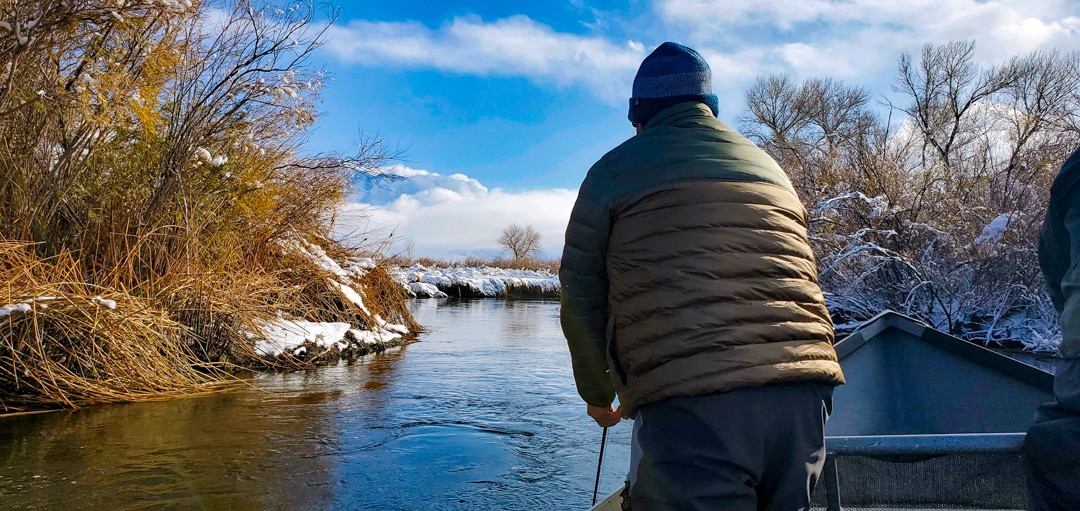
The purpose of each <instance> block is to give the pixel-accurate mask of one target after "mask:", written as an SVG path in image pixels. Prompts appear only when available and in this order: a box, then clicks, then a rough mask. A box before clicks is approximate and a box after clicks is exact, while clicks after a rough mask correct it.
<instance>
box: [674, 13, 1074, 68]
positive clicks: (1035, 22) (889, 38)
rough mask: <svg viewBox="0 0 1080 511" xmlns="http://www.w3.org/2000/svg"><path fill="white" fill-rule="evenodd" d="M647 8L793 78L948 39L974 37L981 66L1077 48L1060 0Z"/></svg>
mask: <svg viewBox="0 0 1080 511" xmlns="http://www.w3.org/2000/svg"><path fill="white" fill-rule="evenodd" d="M657 10H658V12H659V13H660V16H661V18H662V19H663V20H664V22H665V23H667V24H668V25H670V28H671V29H674V30H681V31H683V32H684V33H686V34H688V35H689V38H690V39H692V42H693V43H695V44H698V45H699V46H701V47H703V48H723V49H725V50H724V51H726V52H729V53H731V52H735V51H738V48H740V47H747V46H749V47H755V48H757V49H759V50H761V51H763V53H765V54H766V55H771V57H772V58H775V59H777V60H779V61H780V62H782V63H783V64H782V65H783V66H784V67H787V68H788V69H790V70H792V71H794V72H796V73H797V74H799V75H801V76H802V77H806V76H808V75H807V74H803V73H813V74H815V75H819V76H820V75H829V76H838V77H856V76H858V75H860V74H863V75H865V74H867V73H873V72H875V71H881V70H883V69H889V68H892V67H895V65H896V60H897V57H899V55H900V53H901V52H905V51H906V52H918V51H919V49H920V48H921V47H922V45H924V44H927V43H932V44H943V43H946V42H949V41H954V40H967V39H974V40H975V41H976V59H977V60H979V61H980V62H981V63H983V64H998V63H1001V62H1002V61H1004V60H1005V59H1007V58H1008V57H1011V56H1013V55H1017V54H1025V53H1029V52H1031V51H1035V50H1040V49H1051V48H1061V49H1065V50H1070V49H1075V48H1077V47H1080V12H1078V9H1077V7H1076V5H1075V2H1072V1H1069V0H1050V1H1040V2H1031V1H1030V0H988V1H977V0H909V1H904V2H899V1H895V0H837V1H833V0H803V1H800V2H790V1H787V0H759V1H755V2H711V1H708V0H662V1H661V2H659V3H658V5H657ZM717 27H728V28H727V29H725V30H718V29H717ZM761 34H769V35H766V36H764V37H762V35H761ZM747 41H753V42H756V43H752V42H747ZM763 41H764V42H763ZM763 60H768V58H766V59H763Z"/></svg>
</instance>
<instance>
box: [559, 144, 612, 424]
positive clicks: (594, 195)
mask: <svg viewBox="0 0 1080 511" xmlns="http://www.w3.org/2000/svg"><path fill="white" fill-rule="evenodd" d="M610 189H611V185H610V179H609V177H608V175H607V173H606V171H605V170H604V169H603V167H602V166H601V164H600V163H597V164H596V165H594V166H593V168H592V169H590V170H589V173H588V174H587V175H586V176H585V181H584V182H583V183H582V184H581V189H580V190H579V191H578V198H577V201H576V202H575V203H574V209H573V211H572V212H571V213H570V223H569V225H567V227H566V244H565V245H564V246H563V255H562V263H561V265H560V269H559V282H560V285H561V286H562V310H561V313H560V322H561V323H562V329H563V335H564V336H566V342H567V344H568V345H569V347H570V358H571V360H572V362H573V367H574V380H575V382H576V383H577V389H578V394H580V395H581V398H582V399H584V400H585V402H586V403H588V404H590V405H593V406H607V405H609V404H611V402H612V401H614V399H615V390H614V388H613V387H612V384H611V380H610V379H608V375H607V371H608V364H607V356H606V354H605V350H606V348H607V342H606V336H605V330H606V327H607V318H608V278H607V265H606V262H605V260H606V258H607V247H608V235H609V233H610V232H611V209H610V198H609V195H610Z"/></svg>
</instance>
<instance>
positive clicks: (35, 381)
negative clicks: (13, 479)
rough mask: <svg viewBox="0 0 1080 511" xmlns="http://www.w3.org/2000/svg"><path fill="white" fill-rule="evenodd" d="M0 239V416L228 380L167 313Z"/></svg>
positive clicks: (212, 386)
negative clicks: (0, 312)
mask: <svg viewBox="0 0 1080 511" xmlns="http://www.w3.org/2000/svg"><path fill="white" fill-rule="evenodd" d="M30 248H31V247H30V246H29V244H27V243H24V242H12V241H5V240H0V304H5V305H0V307H4V308H5V309H6V312H7V313H6V314H5V315H3V316H0V390H2V392H3V396H2V397H0V413H10V412H17V411H22V410H24V409H26V408H37V407H43V406H45V407H48V406H55V405H63V406H68V407H73V408H77V407H80V406H86V405H92V404H99V403H113V402H121V401H140V400H150V399H162V398H171V397H179V396H191V395H196V394H202V393H206V392H211V391H213V390H216V389H219V388H221V385H222V384H223V382H228V381H229V378H227V377H226V373H224V372H223V371H222V369H221V368H220V367H218V366H215V365H212V364H206V363H204V362H202V361H201V360H200V359H199V357H198V356H197V355H196V354H195V353H194V352H192V350H191V349H190V346H189V344H188V343H187V342H185V336H184V330H185V329H184V327H183V326H182V325H181V324H179V323H178V322H176V321H175V320H173V319H172V318H171V317H170V316H169V314H168V312H167V311H165V310H162V309H160V308H156V307H154V306H153V305H152V304H151V303H149V302H148V301H146V300H142V299H139V298H136V297H134V296H131V295H129V294H127V293H124V292H123V291H122V290H118V289H112V288H107V287H103V286H97V285H93V284H87V283H85V282H83V281H82V279H81V276H82V271H81V268H80V265H79V263H78V261H77V260H75V259H74V258H73V257H72V256H71V254H69V253H68V254H61V255H59V256H56V257H54V258H52V259H49V260H43V259H41V258H39V257H37V256H36V255H35V254H34V253H33V251H32V250H30Z"/></svg>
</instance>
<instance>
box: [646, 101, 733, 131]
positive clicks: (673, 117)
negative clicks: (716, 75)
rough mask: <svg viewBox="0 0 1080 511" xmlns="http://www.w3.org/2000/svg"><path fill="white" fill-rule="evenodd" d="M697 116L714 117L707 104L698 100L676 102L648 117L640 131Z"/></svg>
mask: <svg viewBox="0 0 1080 511" xmlns="http://www.w3.org/2000/svg"><path fill="white" fill-rule="evenodd" d="M698 116H707V117H713V118H715V116H714V115H713V113H712V110H710V109H709V106H708V105H706V104H705V103H702V102H700V101H686V102H683V103H676V104H674V105H671V106H669V107H667V108H665V109H663V110H661V111H659V112H657V113H656V115H654V116H653V118H652V119H649V122H647V123H645V129H643V130H642V131H643V132H644V131H647V130H649V129H651V128H654V127H656V126H670V125H672V124H676V123H678V122H679V121H682V120H684V119H686V118H689V117H698Z"/></svg>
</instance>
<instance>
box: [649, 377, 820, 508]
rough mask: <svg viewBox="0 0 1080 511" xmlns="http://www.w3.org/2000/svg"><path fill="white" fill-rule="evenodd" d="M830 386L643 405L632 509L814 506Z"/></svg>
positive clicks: (742, 392)
mask: <svg viewBox="0 0 1080 511" xmlns="http://www.w3.org/2000/svg"><path fill="white" fill-rule="evenodd" d="M831 410H832V387H831V386H828V385H819V384H816V383H789V384H775V385H765V386H762V387H753V388H747V389H739V390H735V391H731V392H724V393H720V394H710V395H706V396H696V397H684V398H675V399H669V400H665V401H661V402H659V403H653V404H650V405H647V406H645V407H643V408H641V410H640V411H639V414H638V417H639V418H640V420H641V426H640V430H639V433H638V442H639V444H640V446H641V461H640V463H639V465H638V469H637V477H636V483H635V484H634V486H633V488H631V490H630V495H631V501H632V504H633V506H632V507H633V509H634V511H652V510H661V509H665V510H666V509H673V510H680V511H681V510H716V509H722V510H726V511H795V510H800V509H809V506H810V492H811V491H812V490H813V488H814V486H815V485H816V484H817V480H818V477H819V476H820V474H821V470H822V467H823V466H824V464H825V421H826V420H828V417H829V413H830V411H831Z"/></svg>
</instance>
